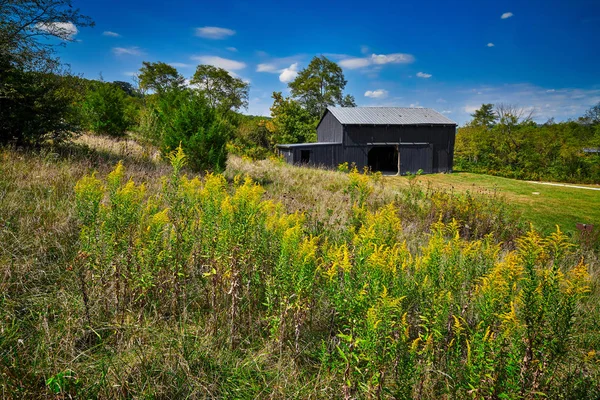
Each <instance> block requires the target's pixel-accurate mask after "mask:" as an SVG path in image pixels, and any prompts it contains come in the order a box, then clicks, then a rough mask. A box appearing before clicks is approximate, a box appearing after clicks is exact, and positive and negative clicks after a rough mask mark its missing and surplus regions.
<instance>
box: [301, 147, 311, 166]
mask: <svg viewBox="0 0 600 400" xmlns="http://www.w3.org/2000/svg"><path fill="white" fill-rule="evenodd" d="M309 162H310V150H300V163H301V164H308V163H309Z"/></svg>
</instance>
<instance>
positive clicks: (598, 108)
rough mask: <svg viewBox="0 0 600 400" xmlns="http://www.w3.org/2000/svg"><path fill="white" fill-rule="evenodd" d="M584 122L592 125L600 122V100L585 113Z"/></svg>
mask: <svg viewBox="0 0 600 400" xmlns="http://www.w3.org/2000/svg"><path fill="white" fill-rule="evenodd" d="M583 120H584V122H586V123H588V124H592V125H598V124H600V102H598V104H596V105H595V106H592V107H590V108H589V109H588V110H587V111H586V112H585V114H584V115H583Z"/></svg>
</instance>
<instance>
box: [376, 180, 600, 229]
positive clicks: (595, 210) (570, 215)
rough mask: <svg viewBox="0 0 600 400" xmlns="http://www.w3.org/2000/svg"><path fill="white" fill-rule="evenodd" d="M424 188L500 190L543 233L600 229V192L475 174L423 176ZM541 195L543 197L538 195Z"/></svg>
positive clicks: (403, 182) (398, 183)
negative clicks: (580, 225)
mask: <svg viewBox="0 0 600 400" xmlns="http://www.w3.org/2000/svg"><path fill="white" fill-rule="evenodd" d="M417 179H418V182H419V183H420V184H422V185H424V186H427V185H432V187H440V188H443V189H453V190H456V191H460V192H466V191H470V192H472V193H473V192H486V191H492V192H493V191H497V192H498V193H500V194H501V195H503V196H504V197H505V198H506V200H507V202H508V203H509V204H510V205H512V206H513V207H514V208H515V209H516V210H518V211H519V212H521V213H522V215H523V217H524V218H525V219H526V220H527V221H530V222H532V223H533V224H534V226H535V227H536V228H537V229H540V230H542V231H546V232H548V231H552V230H554V229H555V226H556V225H559V226H560V227H561V229H563V231H565V232H575V231H576V224H577V223H586V224H595V225H597V226H599V227H600V191H596V190H586V189H577V188H568V187H559V186H547V185H540V184H536V183H530V182H526V181H518V180H515V179H509V178H501V177H495V176H490V175H480V174H471V173H466V172H462V173H453V174H434V175H423V176H420V177H418V178H417ZM385 182H386V184H387V185H390V186H401V187H403V186H407V185H408V184H409V179H408V178H406V177H395V176H389V177H385ZM534 193H539V194H534Z"/></svg>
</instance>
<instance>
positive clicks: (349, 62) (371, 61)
mask: <svg viewBox="0 0 600 400" xmlns="http://www.w3.org/2000/svg"><path fill="white" fill-rule="evenodd" d="M414 61H415V57H414V56H413V55H412V54H405V53H392V54H371V56H369V57H353V58H345V59H343V60H341V61H340V62H339V64H340V65H341V66H342V67H344V68H348V69H357V68H364V67H368V66H369V65H385V64H410V63H412V62H414Z"/></svg>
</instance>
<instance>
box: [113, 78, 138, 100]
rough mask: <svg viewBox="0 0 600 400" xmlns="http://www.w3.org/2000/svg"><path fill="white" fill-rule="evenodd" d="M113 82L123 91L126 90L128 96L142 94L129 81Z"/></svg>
mask: <svg viewBox="0 0 600 400" xmlns="http://www.w3.org/2000/svg"><path fill="white" fill-rule="evenodd" d="M112 84H113V85H115V86H117V87H118V88H120V89H121V90H122V91H123V92H125V94H126V95H127V96H130V97H139V96H140V93H139V92H138V91H137V90H136V88H135V87H134V86H133V85H132V84H131V83H129V82H123V81H114V82H113V83H112Z"/></svg>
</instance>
